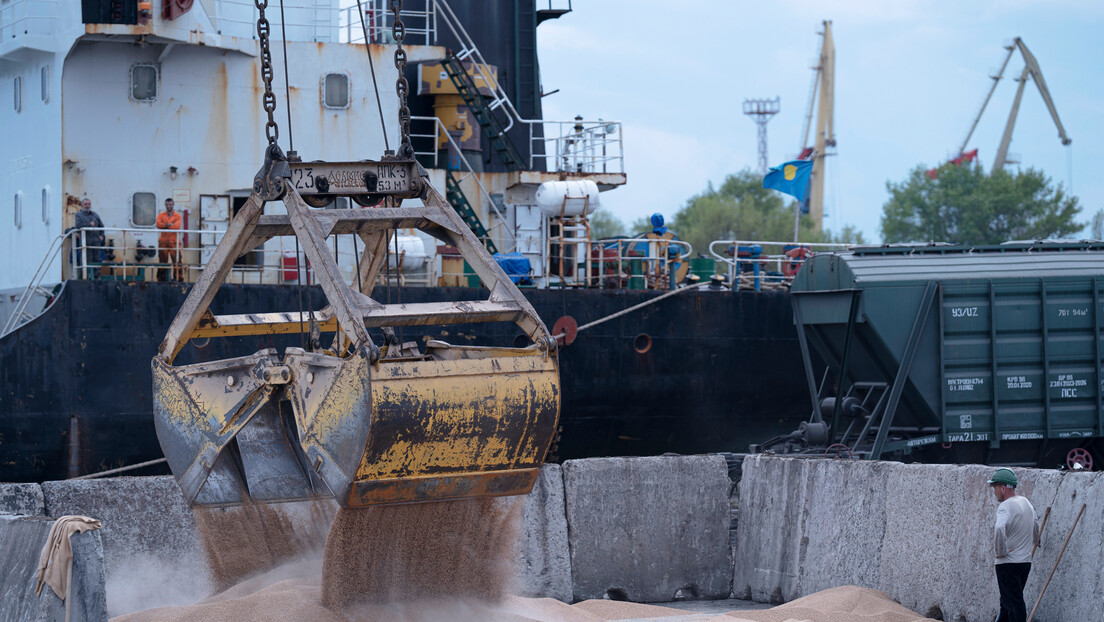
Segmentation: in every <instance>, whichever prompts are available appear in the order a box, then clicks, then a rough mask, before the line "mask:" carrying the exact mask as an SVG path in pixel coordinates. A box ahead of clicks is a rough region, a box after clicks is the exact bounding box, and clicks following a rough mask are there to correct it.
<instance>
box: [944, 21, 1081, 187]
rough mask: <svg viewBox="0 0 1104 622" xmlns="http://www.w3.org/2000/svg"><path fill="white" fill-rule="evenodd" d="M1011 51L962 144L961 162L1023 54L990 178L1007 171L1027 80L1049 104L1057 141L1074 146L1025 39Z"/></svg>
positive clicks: (1016, 40)
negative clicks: (1014, 61)
mask: <svg viewBox="0 0 1104 622" xmlns="http://www.w3.org/2000/svg"><path fill="white" fill-rule="evenodd" d="M1005 49H1006V50H1008V54H1006V55H1005V57H1004V62H1003V63H1001V68H1000V71H998V72H997V75H995V76H990V77H991V78H992V79H993V86H991V87H990V88H989V92H988V93H987V94H986V95H985V100H984V101H982V103H981V109H980V110H978V113H977V115H976V116H975V117H974V122H973V123H972V124H971V125H970V130H969V131H968V132H966V138H964V139H963V140H962V145H961V146H959V148H958V156H957V158H956V159H958V158H962V157H963V156H964V155H965V154H966V144H967V143H969V142H970V137H972V136H973V135H974V130H975V129H977V126H978V122H979V121H981V115H982V113H984V112H985V108H986V106H988V105H989V100H990V99H991V98H992V97H993V91H995V90H997V84H999V83H1000V80H1001V78H1002V77H1004V70H1005V69H1006V68H1007V67H1008V62H1009V61H1010V60H1012V55H1013V54H1015V52H1016V50H1017V49H1018V50H1019V51H1020V54H1021V55H1022V56H1023V59H1024V68H1023V71H1022V72H1021V73H1020V77H1019V78H1018V79H1017V80H1016V81H1017V82H1019V83H1020V85H1019V87H1018V88H1017V89H1016V98H1015V99H1014V100H1012V110H1011V112H1009V114H1008V121H1007V123H1005V126H1004V135H1003V136H1001V142H1000V146H998V147H997V155H996V158H995V159H994V160H993V170H992V172H991V173H990V174H992V173H995V172H997V171H999V170H1000V169H1002V168H1004V165H1005V164H1007V163H1008V146H1009V145H1010V144H1011V143H1012V130H1013V129H1014V128H1015V127H1016V117H1017V115H1018V114H1019V112H1020V102H1021V101H1022V100H1023V92H1024V86H1025V85H1026V84H1027V79H1028V78H1031V79H1032V80H1033V81H1034V82H1035V85H1036V86H1038V87H1039V94H1040V95H1042V96H1043V102H1044V103H1046V107H1047V110H1048V111H1050V117H1051V118H1052V119H1054V125H1056V126H1057V127H1058V138H1060V139H1061V140H1062V144H1063V145H1068V144H1070V143H1071V142H1073V141H1072V140H1071V139H1070V137H1069V136H1067V135H1066V129H1065V128H1064V127H1062V121H1061V119H1059V118H1058V110H1057V109H1055V107H1054V100H1053V99H1052V98H1051V97H1050V90H1048V89H1047V85H1046V80H1044V79H1043V70H1042V69H1040V68H1039V63H1038V61H1036V60H1035V55H1033V54H1032V53H1031V51H1030V50H1028V49H1027V45H1025V44H1024V42H1023V39H1021V38H1019V37H1016V38H1015V39H1014V40H1013V41H1012V43H1010V44H1009V45H1007V46H1005Z"/></svg>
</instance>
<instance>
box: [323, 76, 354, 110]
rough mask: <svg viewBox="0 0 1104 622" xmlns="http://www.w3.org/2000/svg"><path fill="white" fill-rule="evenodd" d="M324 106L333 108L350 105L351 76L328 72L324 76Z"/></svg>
mask: <svg viewBox="0 0 1104 622" xmlns="http://www.w3.org/2000/svg"><path fill="white" fill-rule="evenodd" d="M322 106H323V107H325V108H329V109H331V110H344V109H346V108H348V107H349V76H348V75H346V74H343V73H328V74H326V75H324V76H322Z"/></svg>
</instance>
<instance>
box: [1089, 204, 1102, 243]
mask: <svg viewBox="0 0 1104 622" xmlns="http://www.w3.org/2000/svg"><path fill="white" fill-rule="evenodd" d="M1089 233H1091V234H1092V239H1094V240H1104V209H1100V210H1096V213H1095V214H1093V217H1092V222H1091V223H1089Z"/></svg>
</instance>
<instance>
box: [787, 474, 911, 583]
mask: <svg viewBox="0 0 1104 622" xmlns="http://www.w3.org/2000/svg"><path fill="white" fill-rule="evenodd" d="M806 462H808V464H807V472H808V476H809V478H810V483H811V485H810V490H809V493H808V495H807V499H808V501H807V503H806V508H805V511H804V512H803V514H804V520H805V528H804V531H805V532H806V534H805V535H803V536H802V538H801V540H800V542H801V543H802V544H803V546H802V548H801V550H800V552H799V557H800V567H801V578H800V582H799V583H800V589H799V592H800V593H801V594H802V595H804V594H812V593H814V592H819V591H820V590H824V589H828V588H830V587H838V586H840V585H877V584H878V582H879V573H880V568H881V560H882V556H883V550H882V542H883V538H884V535H885V529H886V523H885V520H884V516H885V513H886V503H887V499H888V498H889V496H891V494H896V493H895V492H893V491H891V490H890V489H888V487H887V485H886V476H887V474H888V473H889V472H890V471H891V470H892V469H894V468H896V467H897V466H899V465H897V464H896V463H892V462H879V463H874V464H865V463H862V462H859V461H853V460H822V459H820V460H811V461H806ZM809 532H812V534H815V537H814V536H813V535H810V534H809Z"/></svg>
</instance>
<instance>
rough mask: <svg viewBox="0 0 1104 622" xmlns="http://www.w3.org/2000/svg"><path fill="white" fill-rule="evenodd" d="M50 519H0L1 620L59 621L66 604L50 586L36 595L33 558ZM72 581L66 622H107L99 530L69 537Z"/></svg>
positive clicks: (49, 523) (40, 545) (6, 516)
mask: <svg viewBox="0 0 1104 622" xmlns="http://www.w3.org/2000/svg"><path fill="white" fill-rule="evenodd" d="M53 524H54V521H53V520H51V519H49V518H46V517H41V516H15V515H0V618H2V619H4V620H19V621H21V622H62V621H63V620H65V603H64V601H62V600H61V598H59V597H58V596H57V595H56V594H54V591H53V590H52V589H50V587H49V586H43V588H42V593H41V594H40V595H36V594H35V586H36V584H37V569H38V558H39V555H40V554H41V552H42V547H43V545H44V544H46V538H47V536H48V535H49V533H50V528H51V527H52V526H53ZM70 542H71V544H72V547H73V575H72V577H73V579H72V582H71V583H70V589H69V600H70V617H69V619H70V621H71V622H106V620H107V602H106V599H105V594H104V592H105V589H104V561H103V542H102V540H101V538H100V532H99V531H87V532H85V533H82V534H76V535H74V536H72V538H70Z"/></svg>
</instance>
